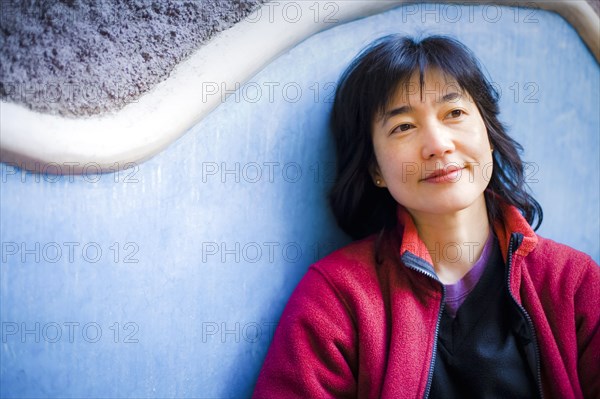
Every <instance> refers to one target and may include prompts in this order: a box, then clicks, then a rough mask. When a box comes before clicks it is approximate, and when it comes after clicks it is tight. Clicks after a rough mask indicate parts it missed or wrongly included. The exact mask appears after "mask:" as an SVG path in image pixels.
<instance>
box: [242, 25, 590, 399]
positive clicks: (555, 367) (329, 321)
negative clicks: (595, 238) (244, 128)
mask: <svg viewBox="0 0 600 399" xmlns="http://www.w3.org/2000/svg"><path fill="white" fill-rule="evenodd" d="M498 113H499V109H498V98H497V94H496V92H495V91H494V89H493V88H492V86H491V85H490V83H489V82H488V81H487V80H486V78H485V76H484V75H483V73H482V72H481V69H480V67H479V64H478V62H477V60H476V59H475V57H474V56H473V55H472V53H471V52H470V51H469V50H468V49H467V48H466V47H465V46H464V45H462V44H461V43H459V42H458V41H456V40H453V39H451V38H447V37H443V36H432V37H428V38H425V39H423V40H420V41H415V40H413V39H411V38H405V37H401V36H396V35H393V36H388V37H384V38H382V39H380V40H377V41H376V42H374V43H373V44H371V45H370V46H369V47H368V48H367V49H366V50H364V51H363V52H362V53H361V54H359V56H358V57H357V58H356V59H355V60H354V61H353V62H352V64H351V65H350V66H349V67H348V69H347V70H346V71H345V73H344V74H343V75H342V77H341V80H340V82H339V85H338V89H337V92H336V96H335V103H334V106H333V111H332V120H331V122H332V123H331V126H332V131H333V134H334V137H335V141H336V145H337V161H338V173H337V178H336V182H335V184H334V187H333V189H332V192H331V197H330V200H331V205H332V209H333V211H334V214H335V216H336V218H337V221H338V223H339V225H340V226H341V227H342V228H343V229H344V230H345V231H346V232H347V233H348V234H350V235H351V236H352V237H353V238H355V239H358V241H356V242H354V243H352V244H350V245H348V246H347V247H345V248H342V249H340V250H338V251H336V252H334V253H333V254H331V255H329V256H327V257H326V258H324V259H322V260H320V261H319V262H317V263H316V264H314V265H312V266H311V267H310V268H309V270H308V272H307V274H306V275H305V276H304V278H303V280H302V281H301V282H300V284H299V285H298V287H297V288H296V290H295V292H294V294H293V295H292V297H291V298H290V300H289V302H288V304H287V307H286V309H285V311H284V313H283V315H282V317H281V320H280V323H279V326H278V328H277V331H276V333H275V336H274V340H273V343H272V345H271V348H270V350H269V353H268V355H267V358H266V360H265V364H264V366H263V369H262V371H261V373H260V376H259V379H258V382H257V386H256V389H255V393H254V395H255V397H257V398H288V397H298V398H300V397H304V398H325V397H348V398H350V397H352V398H355V397H360V398H380V397H388V398H412V397H417V398H421V397H426V398H427V397H429V398H452V397H456V398H467V397H477V398H483V397H485V398H488V397H498V398H530V397H545V398H550V397H560V398H582V397H586V398H598V397H600V378H599V377H598V376H600V334H599V330H600V269H599V268H598V265H597V264H595V263H594V261H593V260H592V259H591V258H590V257H589V256H587V255H585V254H583V253H581V252H579V251H576V250H574V249H572V248H569V247H567V246H565V245H561V244H558V243H556V242H553V241H551V240H549V239H545V238H542V237H540V236H538V235H537V234H535V233H534V230H533V228H532V227H531V225H533V224H534V223H535V228H537V227H538V226H539V224H540V223H541V220H542V210H541V207H540V205H539V204H538V203H537V202H536V201H535V199H534V198H533V197H532V196H531V195H529V194H528V193H527V192H526V190H525V181H524V174H523V164H522V161H521V159H520V157H519V154H518V151H519V150H520V149H521V148H520V146H519V144H518V143H516V142H515V141H514V140H513V139H511V138H510V137H509V136H508V135H507V134H506V132H505V129H504V127H503V126H502V124H501V123H500V122H499V120H498Z"/></svg>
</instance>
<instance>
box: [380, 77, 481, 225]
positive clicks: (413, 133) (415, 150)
mask: <svg viewBox="0 0 600 399" xmlns="http://www.w3.org/2000/svg"><path fill="white" fill-rule="evenodd" d="M424 83H425V85H424V87H423V92H422V93H421V91H420V90H419V76H418V74H415V75H413V76H412V78H411V81H410V84H409V85H408V86H407V87H402V88H400V89H399V90H398V92H397V93H396V96H395V97H394V98H393V99H392V101H391V102H390V104H388V106H387V108H386V110H385V113H384V114H383V115H378V116H376V118H375V120H374V122H373V125H372V139H373V147H374V149H375V156H376V159H377V165H374V167H373V168H372V170H371V175H372V177H373V180H374V181H377V180H380V184H379V187H387V189H388V190H389V191H390V194H391V195H392V197H394V199H395V200H396V201H397V202H398V203H399V204H401V205H403V206H404V207H405V208H406V209H407V210H408V211H409V212H410V213H411V215H413V217H414V216H419V215H420V214H438V215H443V214H451V213H455V212H458V211H460V210H463V209H466V208H469V207H470V206H473V205H477V206H482V205H484V204H485V199H484V196H483V192H484V190H485V188H486V187H487V185H488V183H489V180H490V178H491V176H492V168H493V166H492V165H493V163H492V153H491V149H490V142H489V140H488V134H487V129H486V127H485V125H484V123H483V119H482V118H481V115H480V113H479V111H478V109H477V106H476V105H475V103H474V102H473V100H472V99H471V97H470V96H469V95H468V93H466V92H461V90H460V87H459V85H458V84H457V82H456V81H455V80H453V79H452V78H448V77H446V76H445V75H443V74H442V73H440V72H438V71H436V70H428V71H426V73H425V82H424ZM403 89H404V90H403ZM480 201H482V202H480Z"/></svg>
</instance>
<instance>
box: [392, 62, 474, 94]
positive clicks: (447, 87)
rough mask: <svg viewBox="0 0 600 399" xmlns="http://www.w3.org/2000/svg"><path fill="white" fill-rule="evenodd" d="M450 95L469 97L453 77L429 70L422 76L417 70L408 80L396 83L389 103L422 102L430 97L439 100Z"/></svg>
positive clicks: (435, 70) (432, 69) (437, 70)
mask: <svg viewBox="0 0 600 399" xmlns="http://www.w3.org/2000/svg"><path fill="white" fill-rule="evenodd" d="M451 93H458V94H460V95H464V94H466V95H467V96H468V97H470V96H469V94H468V93H467V92H466V91H465V90H464V89H463V88H462V87H461V86H460V84H459V83H458V81H457V79H456V78H455V77H454V76H452V75H450V74H448V73H445V72H443V71H441V70H439V69H434V68H431V69H426V70H425V71H424V73H423V76H421V75H420V73H419V71H418V70H417V71H414V72H413V73H412V74H411V75H410V78H408V79H403V80H402V81H400V82H398V84H397V85H396V89H395V90H394V92H393V95H392V97H391V98H390V101H391V102H396V101H407V102H410V101H414V100H420V101H424V100H426V99H429V98H430V97H431V96H432V95H435V96H436V98H437V99H441V98H442V97H443V96H446V95H447V94H451Z"/></svg>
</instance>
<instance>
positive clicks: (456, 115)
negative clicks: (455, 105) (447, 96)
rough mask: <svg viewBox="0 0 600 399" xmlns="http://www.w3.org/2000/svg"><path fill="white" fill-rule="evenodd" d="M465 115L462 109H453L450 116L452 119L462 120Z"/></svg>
mask: <svg viewBox="0 0 600 399" xmlns="http://www.w3.org/2000/svg"><path fill="white" fill-rule="evenodd" d="M463 114H464V112H463V110H462V109H453V110H452V111H450V114H449V116H450V117H452V118H460V117H461V116H462V115H463Z"/></svg>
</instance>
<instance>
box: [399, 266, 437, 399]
mask: <svg viewBox="0 0 600 399" xmlns="http://www.w3.org/2000/svg"><path fill="white" fill-rule="evenodd" d="M404 264H405V265H406V266H408V267H409V268H410V269H412V270H415V271H417V272H419V273H421V274H424V275H425V276H427V277H429V278H431V279H433V280H435V281H437V282H438V283H439V284H440V285H441V286H442V301H441V303H440V309H439V312H438V318H437V322H436V323H435V334H434V337H433V356H432V358H431V364H430V365H429V372H428V376H427V385H426V386H425V396H424V398H425V399H427V398H428V397H429V393H430V391H431V383H432V382H433V371H434V370H435V359H436V357H437V356H436V354H437V341H438V336H439V333H440V323H441V321H442V313H443V312H444V305H445V303H446V287H445V286H444V284H442V282H441V281H440V280H439V279H438V277H437V276H436V275H434V274H431V273H429V272H428V271H426V270H423V269H421V267H419V266H418V265H417V266H413V265H411V264H409V263H407V262H404Z"/></svg>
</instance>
